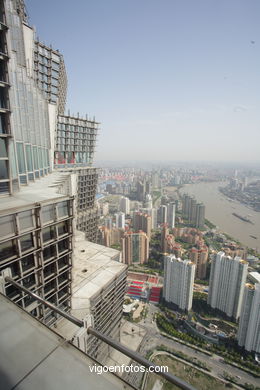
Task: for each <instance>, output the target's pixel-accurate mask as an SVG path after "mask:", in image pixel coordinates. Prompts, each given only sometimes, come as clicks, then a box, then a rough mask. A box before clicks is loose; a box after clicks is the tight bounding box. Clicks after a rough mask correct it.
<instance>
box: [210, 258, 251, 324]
mask: <svg viewBox="0 0 260 390" xmlns="http://www.w3.org/2000/svg"><path fill="white" fill-rule="evenodd" d="M247 268H248V263H247V262H246V261H244V260H241V258H240V257H238V256H236V257H235V258H234V259H233V258H232V257H230V256H226V255H225V253H224V252H218V253H217V254H216V255H215V256H214V257H213V259H212V262H211V270H210V280H209V293H208V304H209V305H210V306H211V307H212V308H213V309H219V310H221V311H222V312H224V313H226V315H227V316H228V317H232V318H234V319H235V320H238V318H239V316H240V311H241V304H242V298H243V291H244V284H245V281H246V276H247Z"/></svg>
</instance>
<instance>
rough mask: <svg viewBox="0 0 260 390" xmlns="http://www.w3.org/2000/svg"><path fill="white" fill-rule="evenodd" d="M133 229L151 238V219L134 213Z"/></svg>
mask: <svg viewBox="0 0 260 390" xmlns="http://www.w3.org/2000/svg"><path fill="white" fill-rule="evenodd" d="M133 229H134V231H139V230H142V231H143V232H145V233H146V234H147V237H148V238H149V239H150V238H151V230H152V218H151V217H150V215H148V214H145V213H141V212H139V211H135V212H134V215H133Z"/></svg>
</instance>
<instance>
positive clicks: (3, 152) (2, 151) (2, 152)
mask: <svg viewBox="0 0 260 390" xmlns="http://www.w3.org/2000/svg"><path fill="white" fill-rule="evenodd" d="M0 157H2V158H5V157H7V149H6V140H5V139H3V138H0Z"/></svg>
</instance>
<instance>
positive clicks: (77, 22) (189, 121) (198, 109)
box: [26, 0, 260, 161]
mask: <svg viewBox="0 0 260 390" xmlns="http://www.w3.org/2000/svg"><path fill="white" fill-rule="evenodd" d="M26 4H27V10H28V13H29V16H30V23H31V25H35V26H36V29H37V33H38V36H39V38H40V40H41V41H43V42H45V43H46V44H47V45H48V44H52V46H53V48H55V49H56V48H58V49H59V50H60V51H61V52H62V53H63V55H64V58H65V62H66V69H67V74H68V81H69V86H68V101H67V103H68V104H67V107H68V108H70V110H71V113H75V114H76V113H77V112H80V114H84V115H85V114H86V113H88V114H89V115H91V116H95V117H96V119H97V120H98V121H99V122H101V130H100V135H99V137H98V146H97V154H96V159H98V160H122V159H124V160H126V159H137V160H146V159H147V160H225V161H230V160H240V161H243V160H244V161H249V160H260V119H259V116H260V107H259V106H260V53H259V49H260V23H259V19H260V1H259V0H214V1H213V0H75V1H71V0H44V1H42V0H26Z"/></svg>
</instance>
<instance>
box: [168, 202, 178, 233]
mask: <svg viewBox="0 0 260 390" xmlns="http://www.w3.org/2000/svg"><path fill="white" fill-rule="evenodd" d="M175 208H176V206H175V203H174V202H172V203H169V204H168V205H167V223H168V227H169V228H171V229H172V228H174V227H175Z"/></svg>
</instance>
